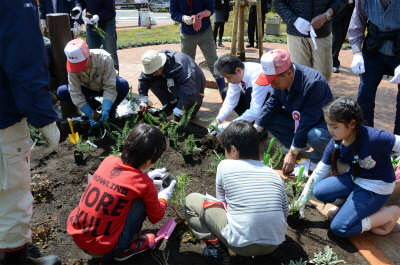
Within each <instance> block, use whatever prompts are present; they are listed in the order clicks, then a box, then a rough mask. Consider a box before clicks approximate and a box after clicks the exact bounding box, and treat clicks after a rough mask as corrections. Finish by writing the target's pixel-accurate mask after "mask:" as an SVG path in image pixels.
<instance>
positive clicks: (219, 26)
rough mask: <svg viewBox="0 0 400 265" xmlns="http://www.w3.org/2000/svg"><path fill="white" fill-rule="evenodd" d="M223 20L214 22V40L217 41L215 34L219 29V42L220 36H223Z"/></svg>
mask: <svg viewBox="0 0 400 265" xmlns="http://www.w3.org/2000/svg"><path fill="white" fill-rule="evenodd" d="M224 28H225V22H215V23H214V41H215V42H217V35H218V31H219V40H218V41H219V42H222V36H224Z"/></svg>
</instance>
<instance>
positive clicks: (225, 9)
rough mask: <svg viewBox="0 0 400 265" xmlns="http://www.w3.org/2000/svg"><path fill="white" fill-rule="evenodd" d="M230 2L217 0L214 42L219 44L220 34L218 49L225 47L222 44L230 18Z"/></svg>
mask: <svg viewBox="0 0 400 265" xmlns="http://www.w3.org/2000/svg"><path fill="white" fill-rule="evenodd" d="M229 11H230V6H229V0H215V10H214V14H213V20H214V41H215V42H217V35H218V32H219V36H218V37H219V39H218V47H225V46H224V44H222V36H224V27H225V22H227V21H228V18H229Z"/></svg>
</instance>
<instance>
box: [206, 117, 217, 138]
mask: <svg viewBox="0 0 400 265" xmlns="http://www.w3.org/2000/svg"><path fill="white" fill-rule="evenodd" d="M218 125H219V121H218V120H217V119H215V120H213V121H212V122H211V123H210V125H208V126H207V131H208V134H210V135H212V136H217V133H218Z"/></svg>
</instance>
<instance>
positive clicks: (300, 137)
mask: <svg viewBox="0 0 400 265" xmlns="http://www.w3.org/2000/svg"><path fill="white" fill-rule="evenodd" d="M294 67H295V74H294V79H293V82H292V85H291V87H290V90H289V93H287V92H286V91H283V90H279V89H273V92H272V95H271V97H270V98H269V99H268V100H267V102H265V104H264V106H263V109H262V110H261V114H260V116H259V117H258V118H257V120H256V124H257V125H260V126H263V127H265V126H266V125H267V124H268V120H269V118H270V117H272V116H273V115H274V113H277V112H284V113H287V114H288V115H289V116H290V117H292V113H293V111H298V112H299V113H300V123H299V127H298V128H297V131H296V133H295V134H294V137H293V142H292V145H293V146H294V147H297V148H304V147H306V143H307V134H308V132H309V131H310V129H311V128H313V127H314V126H315V125H317V124H319V123H321V122H324V115H323V113H322V107H323V106H324V105H325V104H326V103H328V102H329V101H331V100H332V92H331V89H330V88H329V84H328V82H327V81H326V79H325V77H324V76H323V75H322V74H321V73H320V72H318V71H317V70H314V69H312V68H310V67H307V66H304V65H300V64H296V63H294Z"/></svg>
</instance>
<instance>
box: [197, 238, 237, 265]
mask: <svg viewBox="0 0 400 265" xmlns="http://www.w3.org/2000/svg"><path fill="white" fill-rule="evenodd" d="M206 244H207V246H206V247H205V248H204V249H203V256H204V257H205V258H206V259H207V261H208V262H209V263H211V264H218V265H229V264H231V256H230V255H229V251H228V249H227V248H226V247H225V245H224V244H222V243H221V242H219V241H217V242H215V243H211V242H206Z"/></svg>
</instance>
